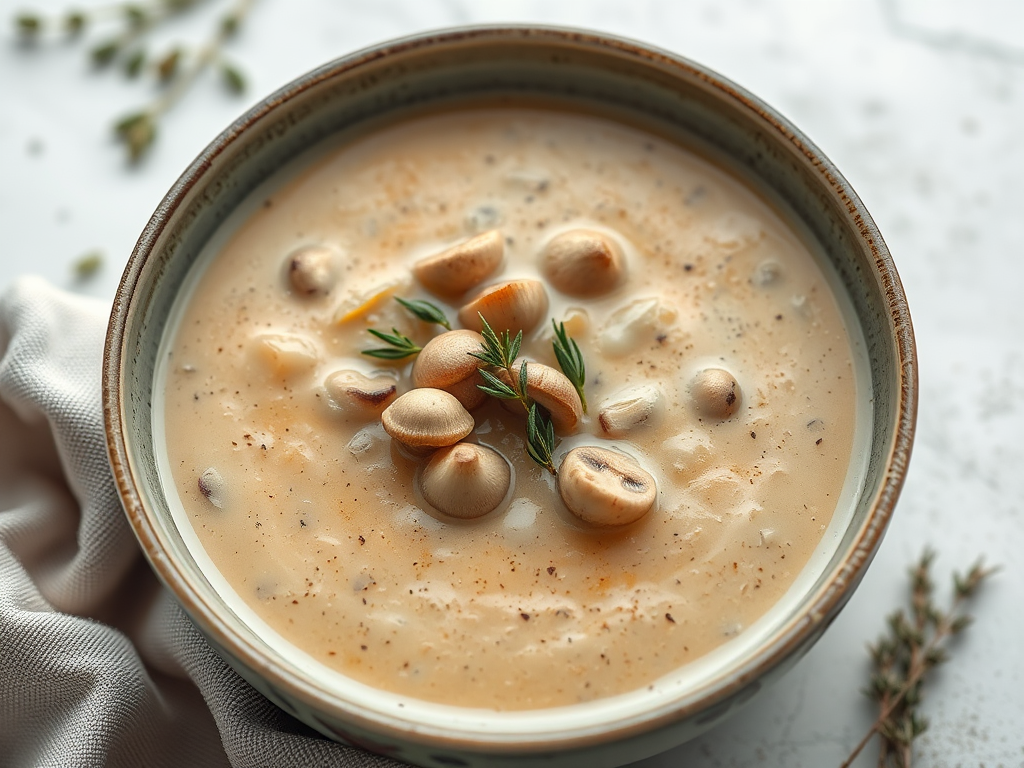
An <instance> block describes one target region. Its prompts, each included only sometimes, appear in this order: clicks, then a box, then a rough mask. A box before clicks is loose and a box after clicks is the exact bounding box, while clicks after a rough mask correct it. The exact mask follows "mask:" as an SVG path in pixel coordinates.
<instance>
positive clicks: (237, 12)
mask: <svg viewBox="0 0 1024 768" xmlns="http://www.w3.org/2000/svg"><path fill="white" fill-rule="evenodd" d="M202 2H203V0H146V1H142V0H140V1H138V2H125V3H115V4H112V5H105V6H99V7H96V8H93V9H91V10H88V11H84V10H72V11H67V12H65V13H64V14H61V15H58V16H53V17H49V16H44V15H42V14H39V13H35V12H23V13H20V14H18V15H17V16H15V18H14V25H15V28H16V30H17V32H18V34H19V35H20V37H21V38H22V40H25V41H27V42H35V41H36V40H38V39H39V38H40V37H41V36H42V35H43V33H44V32H46V31H48V30H51V29H57V30H62V31H63V32H65V33H66V34H67V35H68V36H71V37H77V36H79V35H81V33H82V32H83V31H84V30H85V29H86V28H87V27H89V26H91V25H93V24H95V23H97V22H99V21H103V20H108V19H116V20H119V21H120V23H121V24H122V25H123V26H122V28H121V30H120V31H118V32H116V33H115V34H113V35H112V36H109V37H107V38H106V39H103V40H101V41H100V42H99V43H97V44H96V45H94V46H93V47H92V48H91V49H90V51H89V57H90V59H91V60H92V62H93V64H94V65H95V66H97V67H105V66H108V65H111V64H113V63H115V62H120V63H121V67H122V69H123V70H124V73H125V75H126V76H127V77H129V78H135V77H137V76H138V75H139V74H140V73H141V72H142V71H143V69H144V68H146V67H147V66H148V67H149V68H150V69H151V70H152V71H153V73H154V75H155V77H156V79H157V81H158V82H159V83H160V84H161V85H163V86H165V87H166V90H164V92H163V93H162V94H160V96H158V97H157V98H156V99H154V100H153V101H152V102H150V103H149V104H148V105H146V106H144V107H143V108H141V109H138V110H136V111H134V112H132V113H130V114H128V115H125V116H123V117H122V118H120V119H118V120H117V121H116V122H115V123H114V133H115V135H116V136H117V138H118V140H119V141H121V142H122V143H123V144H124V146H125V149H126V151H127V153H128V159H129V160H130V161H131V162H137V161H138V160H140V159H141V158H142V157H143V156H144V155H145V154H146V152H147V151H148V150H149V149H150V148H151V147H152V145H153V143H154V141H155V140H156V137H157V126H158V123H159V119H160V117H161V116H162V115H163V114H165V113H166V112H168V111H169V110H170V109H171V108H173V107H174V106H175V105H176V104H177V103H178V102H179V101H181V99H182V98H183V97H184V95H185V94H186V93H187V92H188V91H189V89H190V88H191V87H192V86H193V84H194V83H195V82H196V80H197V79H198V78H199V76H200V75H202V74H203V72H205V71H206V70H207V69H209V68H210V67H212V66H215V65H216V66H217V67H218V68H219V70H220V76H221V79H222V81H223V83H224V85H225V86H226V87H227V89H228V90H229V91H231V92H232V93H236V94H237V93H241V92H243V91H244V90H245V78H244V76H243V75H242V73H241V71H240V70H239V69H238V68H237V67H236V66H235V65H233V64H231V63H230V62H229V61H227V59H225V57H224V56H223V54H222V49H223V47H224V45H225V43H226V42H227V40H228V39H229V38H231V37H232V36H233V35H234V34H235V33H236V32H237V30H238V28H239V26H240V25H241V23H242V21H243V19H244V18H245V17H246V15H247V14H248V13H249V10H250V9H251V7H252V4H253V0H236V2H235V4H234V5H233V6H232V8H231V9H230V10H229V11H228V12H227V13H226V14H225V15H224V16H222V17H221V18H220V19H219V21H218V22H217V25H216V28H215V30H214V32H213V34H212V35H211V36H210V37H209V38H208V39H207V41H206V42H205V43H204V44H203V45H202V46H200V47H199V48H198V49H196V50H195V51H194V52H190V50H189V49H188V48H187V47H186V46H183V45H175V46H173V47H172V48H171V49H170V50H168V51H166V52H165V53H163V54H162V55H160V56H158V57H156V58H155V59H153V60H152V61H150V57H149V55H148V54H147V52H146V49H145V45H144V43H145V38H146V36H147V35H148V33H149V32H150V31H151V30H152V29H153V28H155V27H157V26H158V25H159V24H161V23H163V22H164V21H166V20H168V19H170V18H171V17H173V16H176V15H178V14H180V13H182V12H184V11H186V10H189V9H191V8H193V7H195V6H198V5H200V4H202Z"/></svg>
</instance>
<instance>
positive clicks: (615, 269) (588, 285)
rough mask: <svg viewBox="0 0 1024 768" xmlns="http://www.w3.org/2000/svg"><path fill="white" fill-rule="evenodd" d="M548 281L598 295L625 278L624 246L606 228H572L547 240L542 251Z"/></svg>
mask: <svg viewBox="0 0 1024 768" xmlns="http://www.w3.org/2000/svg"><path fill="white" fill-rule="evenodd" d="M540 269H541V272H542V273H543V274H544V277H546V278H547V280H548V282H549V283H550V284H551V285H552V286H554V287H555V288H556V289H557V290H559V291H561V292H562V293H565V294H568V295H569V296H599V295H601V294H603V293H608V292H609V291H611V290H612V289H613V288H615V287H616V286H618V285H619V283H621V282H622V279H623V277H625V274H626V260H625V257H624V256H623V254H622V247H621V246H620V245H619V244H618V243H617V242H616V241H615V239H614V238H612V237H611V236H609V235H606V234H605V233H604V232H597V231H595V230H593V229H570V230H569V231H568V232H562V233H561V234H560V235H556V236H555V237H553V238H552V239H551V240H549V241H548V243H547V245H545V246H544V250H543V251H542V252H541V255H540Z"/></svg>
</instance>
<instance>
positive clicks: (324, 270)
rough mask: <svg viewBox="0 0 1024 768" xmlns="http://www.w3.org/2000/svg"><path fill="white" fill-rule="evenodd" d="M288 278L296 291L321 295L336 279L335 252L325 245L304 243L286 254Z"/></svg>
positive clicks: (306, 294)
mask: <svg viewBox="0 0 1024 768" xmlns="http://www.w3.org/2000/svg"><path fill="white" fill-rule="evenodd" d="M286 264H287V265H288V280H289V282H290V283H291V285H292V288H293V289H294V290H295V292H296V293H298V294H301V295H304V296H323V295H324V294H327V293H329V292H330V290H331V288H333V287H334V284H335V283H336V282H337V281H338V263H337V253H336V252H335V250H334V249H333V248H330V247H328V246H326V245H304V246H301V247H300V248H296V249H295V250H294V251H292V252H291V253H289V254H288V258H287V260H286Z"/></svg>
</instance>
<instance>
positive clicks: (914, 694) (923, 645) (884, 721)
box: [841, 549, 996, 768]
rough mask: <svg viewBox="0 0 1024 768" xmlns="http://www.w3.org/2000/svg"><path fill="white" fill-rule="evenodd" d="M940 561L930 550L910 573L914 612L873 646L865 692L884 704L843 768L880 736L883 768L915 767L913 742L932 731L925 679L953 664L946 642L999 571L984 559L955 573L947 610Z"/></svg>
mask: <svg viewBox="0 0 1024 768" xmlns="http://www.w3.org/2000/svg"><path fill="white" fill-rule="evenodd" d="M934 559H935V553H934V552H933V551H932V550H930V549H929V550H925V552H924V554H923V555H922V556H921V559H920V560H919V561H918V563H917V564H916V565H915V566H914V567H913V568H912V569H911V570H910V576H911V609H910V613H909V614H908V613H907V612H906V611H904V610H902V609H901V610H898V611H896V612H895V613H893V614H892V615H890V616H889V618H888V624H889V630H888V634H887V635H885V636H883V637H881V638H880V639H879V640H878V642H877V643H876V644H875V645H872V646H869V649H868V650H869V652H870V653H871V659H872V661H873V663H874V668H875V671H874V673H873V674H872V676H871V684H870V686H869V687H868V688H867V689H866V690H865V691H864V693H865V695H867V696H869V697H870V698H871V699H873V700H874V701H876V702H878V707H879V715H878V719H877V720H875V722H874V724H873V725H872V727H871V729H870V730H869V731H868V732H867V734H866V735H865V736H864V738H863V739H862V740H861V741H860V743H859V744H858V745H857V746H856V748H855V749H854V750H853V752H852V753H851V754H850V756H849V757H848V758H847V759H846V762H844V763H843V764H842V766H841V768H849V766H850V765H851V764H852V763H853V761H854V760H855V759H856V757H857V756H858V755H859V754H860V753H861V751H862V750H863V749H864V747H866V746H867V745H868V743H870V741H871V739H872V738H873V737H874V736H875V734H878V736H879V737H880V739H881V749H880V751H879V757H878V765H879V768H910V764H911V757H912V753H913V752H912V745H913V741H914V739H916V738H917V737H918V736H920V735H921V734H922V733H924V731H925V730H926V729H927V728H928V721H927V720H926V719H925V718H924V717H922V716H921V715H920V714H919V712H918V705H919V704H920V702H921V686H922V684H923V683H924V679H925V676H926V675H927V674H928V672H929V671H931V670H932V669H934V668H935V667H937V666H938V665H939V664H942V663H943V662H945V661H947V660H948V658H949V656H948V653H947V651H946V648H945V644H946V642H947V641H948V640H949V639H950V638H951V637H953V636H955V635H958V634H960V633H961V632H963V630H965V629H966V628H967V627H968V626H970V624H971V621H972V619H971V617H970V616H967V615H965V614H964V613H962V611H963V608H964V606H965V603H966V602H967V601H968V600H969V599H970V598H971V597H973V596H974V595H975V594H976V593H977V591H978V588H979V587H980V586H981V584H982V582H983V581H984V580H985V579H986V578H988V577H989V576H990V575H991V574H992V573H993V572H994V571H995V570H996V569H995V568H985V567H984V565H983V563H982V562H981V561H980V560H979V561H978V562H977V563H975V564H974V565H973V566H972V567H971V569H970V570H969V571H968V572H967V573H966V574H965V575H962V576H961V575H960V574H954V575H953V600H952V603H951V605H950V606H949V608H948V609H947V610H945V611H943V610H941V609H940V608H939V607H938V606H937V605H936V604H935V598H934V591H935V585H934V582H933V581H932V578H931V573H930V569H931V565H932V561H933V560H934Z"/></svg>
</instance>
